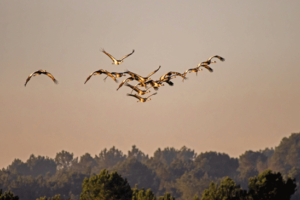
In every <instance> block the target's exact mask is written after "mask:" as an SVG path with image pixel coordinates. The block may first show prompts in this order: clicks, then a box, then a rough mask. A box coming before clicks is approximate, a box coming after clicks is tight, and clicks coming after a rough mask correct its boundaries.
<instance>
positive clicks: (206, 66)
mask: <svg viewBox="0 0 300 200" xmlns="http://www.w3.org/2000/svg"><path fill="white" fill-rule="evenodd" d="M199 67H205V68H206V69H207V70H208V71H210V72H213V71H214V70H213V69H212V68H211V67H209V66H208V65H200V66H199ZM199 71H200V70H199Z"/></svg>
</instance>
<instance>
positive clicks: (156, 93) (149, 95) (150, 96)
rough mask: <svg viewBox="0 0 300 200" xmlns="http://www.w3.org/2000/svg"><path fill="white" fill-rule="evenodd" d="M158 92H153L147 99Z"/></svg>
mask: <svg viewBox="0 0 300 200" xmlns="http://www.w3.org/2000/svg"><path fill="white" fill-rule="evenodd" d="M156 94H157V92H155V93H153V94H151V95H149V96H147V97H146V99H148V98H149V97H151V96H153V95H156Z"/></svg>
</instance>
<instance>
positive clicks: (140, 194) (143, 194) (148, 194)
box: [132, 185, 156, 200]
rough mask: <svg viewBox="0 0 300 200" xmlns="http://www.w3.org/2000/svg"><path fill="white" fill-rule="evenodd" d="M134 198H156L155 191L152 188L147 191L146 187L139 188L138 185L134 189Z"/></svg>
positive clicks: (149, 199) (146, 199)
mask: <svg viewBox="0 0 300 200" xmlns="http://www.w3.org/2000/svg"><path fill="white" fill-rule="evenodd" d="M132 200H156V197H155V195H154V193H153V192H152V191H151V189H148V190H146V191H145V189H144V188H142V189H140V190H139V189H138V188H137V185H136V186H135V188H133V189H132Z"/></svg>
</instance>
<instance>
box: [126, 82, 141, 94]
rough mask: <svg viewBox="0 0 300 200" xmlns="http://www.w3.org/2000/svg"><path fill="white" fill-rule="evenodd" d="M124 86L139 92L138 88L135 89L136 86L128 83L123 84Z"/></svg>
mask: <svg viewBox="0 0 300 200" xmlns="http://www.w3.org/2000/svg"><path fill="white" fill-rule="evenodd" d="M125 85H126V86H128V87H130V88H131V89H132V90H134V91H136V92H139V90H138V89H137V87H136V86H133V85H130V84H128V83H126V84H125Z"/></svg>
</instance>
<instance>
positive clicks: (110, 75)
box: [103, 71, 118, 83]
mask: <svg viewBox="0 0 300 200" xmlns="http://www.w3.org/2000/svg"><path fill="white" fill-rule="evenodd" d="M103 73H105V74H106V75H107V76H109V77H111V78H112V79H114V81H115V82H116V83H117V82H118V80H117V79H116V77H114V75H112V74H111V73H110V72H108V71H104V72H103Z"/></svg>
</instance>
